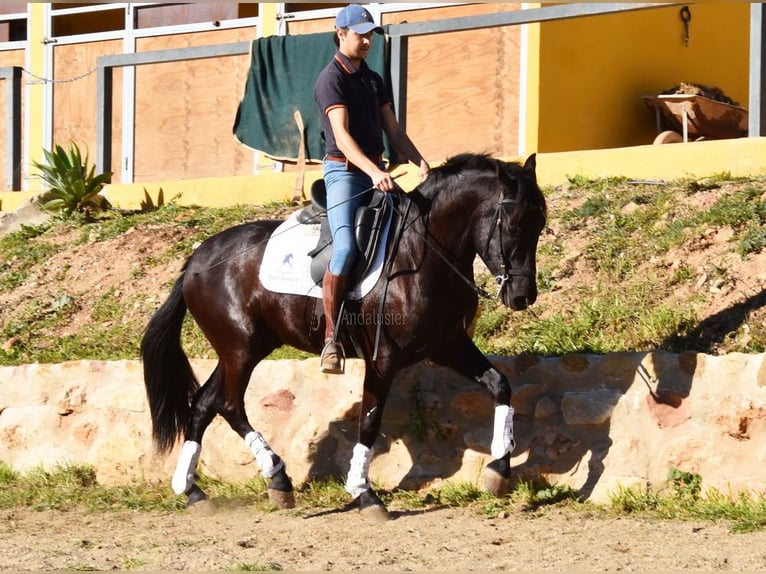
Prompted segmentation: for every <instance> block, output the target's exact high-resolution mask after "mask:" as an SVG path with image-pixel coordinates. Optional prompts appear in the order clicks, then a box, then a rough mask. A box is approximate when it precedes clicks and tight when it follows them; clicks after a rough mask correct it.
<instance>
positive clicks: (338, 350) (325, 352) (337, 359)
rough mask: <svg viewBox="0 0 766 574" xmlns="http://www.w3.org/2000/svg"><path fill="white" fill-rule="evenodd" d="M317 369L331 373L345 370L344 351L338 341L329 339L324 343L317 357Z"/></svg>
mask: <svg viewBox="0 0 766 574" xmlns="http://www.w3.org/2000/svg"><path fill="white" fill-rule="evenodd" d="M319 370H320V371H322V372H323V373H329V374H331V375H342V374H343V373H344V372H346V353H345V352H344V351H343V345H341V344H340V342H339V341H336V340H335V339H330V340H329V341H327V343H325V345H324V348H323V349H322V355H321V358H320V359H319Z"/></svg>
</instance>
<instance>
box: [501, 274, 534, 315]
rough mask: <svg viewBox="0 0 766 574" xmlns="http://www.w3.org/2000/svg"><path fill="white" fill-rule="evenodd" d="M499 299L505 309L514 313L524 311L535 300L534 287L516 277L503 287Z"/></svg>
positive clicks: (532, 284)
mask: <svg viewBox="0 0 766 574" xmlns="http://www.w3.org/2000/svg"><path fill="white" fill-rule="evenodd" d="M500 298H501V300H502V301H503V305H505V306H506V307H509V308H511V309H513V310H514V311H524V310H525V309H526V308H527V307H529V306H530V305H532V304H533V303H534V302H535V301H536V300H537V289H536V285H535V284H534V283H531V284H530V282H529V281H526V280H524V279H520V278H518V277H517V278H515V280H514V281H512V282H509V283H506V284H505V285H503V288H502V289H501V291H500Z"/></svg>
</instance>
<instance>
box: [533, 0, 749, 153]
mask: <svg viewBox="0 0 766 574" xmlns="http://www.w3.org/2000/svg"><path fill="white" fill-rule="evenodd" d="M689 9H690V10H691V16H692V18H691V22H690V28H689V40H690V41H689V46H688V47H686V46H684V43H683V30H684V27H683V22H682V20H681V17H680V14H679V10H680V6H670V7H667V6H665V7H661V8H657V9H650V10H640V11H635V12H625V13H619V14H611V15H605V16H594V17H588V18H576V19H568V20H558V21H553V22H546V23H543V24H541V26H540V35H541V36H540V46H541V48H540V50H541V51H540V85H539V106H540V112H539V128H538V134H537V137H538V147H537V149H538V151H541V152H556V151H567V150H577V149H600V148H614V147H621V146H632V145H640V144H645V143H650V142H651V141H652V140H653V138H654V136H655V135H656V130H655V121H654V114H653V113H652V112H650V111H649V109H648V108H647V107H646V105H645V104H644V102H643V100H642V99H641V96H643V95H656V94H659V93H661V92H662V91H664V90H667V89H669V88H672V87H673V86H676V85H678V84H679V83H680V82H682V81H684V82H691V83H697V84H704V85H713V86H717V87H719V88H721V89H722V90H723V91H724V93H725V94H726V95H727V96H729V97H730V98H733V99H734V100H737V101H738V102H739V103H740V105H742V107H747V103H748V75H749V68H748V66H749V22H750V5H749V4H747V3H733V2H732V3H701V4H690V5H689ZM530 127H531V126H530ZM527 149H528V150H530V148H527Z"/></svg>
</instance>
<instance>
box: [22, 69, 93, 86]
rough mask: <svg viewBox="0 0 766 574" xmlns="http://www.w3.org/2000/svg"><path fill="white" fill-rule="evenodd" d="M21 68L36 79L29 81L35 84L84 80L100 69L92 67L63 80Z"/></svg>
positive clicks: (29, 83) (28, 83)
mask: <svg viewBox="0 0 766 574" xmlns="http://www.w3.org/2000/svg"><path fill="white" fill-rule="evenodd" d="M21 70H22V71H23V72H24V73H25V74H26V75H27V76H29V77H30V78H34V80H35V81H28V82H27V85H35V84H68V83H71V82H76V81H78V80H82V79H83V78H87V77H88V76H90V75H91V74H92V73H93V72H95V71H96V70H98V68H97V67H96V68H92V69H90V70H88V71H87V72H85V73H84V74H80V75H79V76H74V77H73V78H64V79H61V80H52V79H50V78H44V77H43V76H38V75H37V74H33V73H32V72H30V71H29V70H27V69H26V68H24V67H22V68H21Z"/></svg>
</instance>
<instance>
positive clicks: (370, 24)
mask: <svg viewBox="0 0 766 574" xmlns="http://www.w3.org/2000/svg"><path fill="white" fill-rule="evenodd" d="M335 27H336V28H351V29H352V30H353V31H354V32H356V33H357V34H366V33H367V32H369V31H370V30H375V31H376V32H377V33H378V34H382V33H383V28H382V27H381V26H378V25H377V24H376V23H375V22H374V21H373V19H372V14H370V13H369V12H368V11H367V10H366V9H365V8H363V7H362V6H360V5H359V4H349V5H348V6H346V7H345V8H344V9H343V10H341V11H340V12H338V15H337V16H336V17H335Z"/></svg>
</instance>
